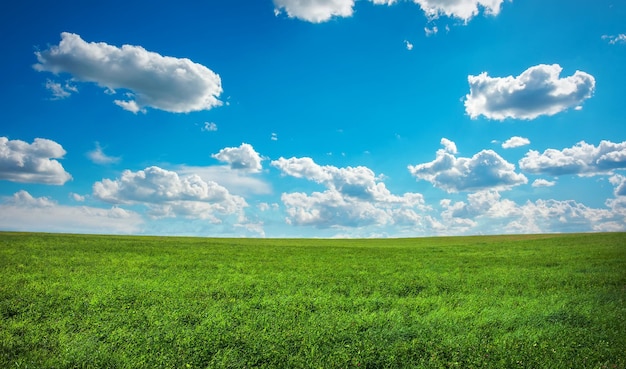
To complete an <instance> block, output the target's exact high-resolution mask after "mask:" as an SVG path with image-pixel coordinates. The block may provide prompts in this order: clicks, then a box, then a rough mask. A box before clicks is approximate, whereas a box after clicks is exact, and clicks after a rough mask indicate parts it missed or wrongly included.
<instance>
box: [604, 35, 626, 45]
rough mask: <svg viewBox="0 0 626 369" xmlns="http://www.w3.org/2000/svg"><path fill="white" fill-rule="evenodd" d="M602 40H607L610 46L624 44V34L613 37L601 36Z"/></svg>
mask: <svg viewBox="0 0 626 369" xmlns="http://www.w3.org/2000/svg"><path fill="white" fill-rule="evenodd" d="M602 39H603V40H608V41H609V44H611V45H615V44H626V34H624V33H620V34H619V35H617V36H614V35H604V36H602Z"/></svg>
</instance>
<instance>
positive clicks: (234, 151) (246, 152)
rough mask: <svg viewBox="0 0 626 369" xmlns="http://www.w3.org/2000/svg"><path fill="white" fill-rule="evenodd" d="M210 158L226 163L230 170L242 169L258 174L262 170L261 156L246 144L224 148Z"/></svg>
mask: <svg viewBox="0 0 626 369" xmlns="http://www.w3.org/2000/svg"><path fill="white" fill-rule="evenodd" d="M212 157H214V158H215V159H217V160H219V161H221V162H224V163H227V164H228V165H230V167H231V168H232V169H243V170H245V171H249V172H260V171H261V169H263V167H262V166H261V161H262V160H263V159H262V158H261V155H259V153H258V152H256V151H255V150H254V148H253V147H252V145H250V144H247V143H242V144H241V145H240V146H239V147H226V148H224V149H222V150H220V152H218V153H217V154H213V155H212Z"/></svg>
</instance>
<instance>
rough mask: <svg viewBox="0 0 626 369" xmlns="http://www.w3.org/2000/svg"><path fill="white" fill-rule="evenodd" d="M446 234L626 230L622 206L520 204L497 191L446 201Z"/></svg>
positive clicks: (550, 201)
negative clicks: (464, 199)
mask: <svg viewBox="0 0 626 369" xmlns="http://www.w3.org/2000/svg"><path fill="white" fill-rule="evenodd" d="M441 205H442V208H443V211H442V214H441V217H442V224H443V225H444V226H445V227H446V233H482V232H485V233H554V232H591V231H617V230H625V229H626V223H624V216H625V215H626V212H624V213H621V212H620V211H621V210H617V209H618V208H619V204H617V203H616V202H615V201H613V202H611V205H613V206H614V208H605V209H596V208H590V207H588V206H585V205H583V204H581V203H578V202H576V201H573V200H567V201H558V200H537V201H535V202H532V201H527V202H526V203H524V204H521V205H520V204H517V203H515V202H513V201H511V200H509V199H503V198H502V197H501V195H500V194H499V193H498V192H497V191H483V192H477V193H473V194H469V195H468V197H467V201H458V202H452V201H451V200H442V202H441Z"/></svg>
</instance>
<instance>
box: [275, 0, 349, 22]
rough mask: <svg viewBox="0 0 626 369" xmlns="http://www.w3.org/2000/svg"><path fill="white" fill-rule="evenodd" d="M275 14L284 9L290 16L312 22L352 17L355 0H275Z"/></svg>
mask: <svg viewBox="0 0 626 369" xmlns="http://www.w3.org/2000/svg"><path fill="white" fill-rule="evenodd" d="M274 6H275V8H274V15H276V16H278V15H280V14H281V13H282V12H283V11H284V12H285V13H287V16H288V17H289V18H297V19H300V20H303V21H307V22H311V23H323V22H327V21H329V20H330V19H332V18H335V17H341V18H345V17H351V16H352V13H353V12H354V9H353V7H354V0H307V1H301V0H274Z"/></svg>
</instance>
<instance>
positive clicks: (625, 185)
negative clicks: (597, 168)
mask: <svg viewBox="0 0 626 369" xmlns="http://www.w3.org/2000/svg"><path fill="white" fill-rule="evenodd" d="M609 182H611V184H612V185H614V186H615V192H614V193H615V196H626V177H624V176H622V175H619V174H616V175H614V176H611V177H610V178H609Z"/></svg>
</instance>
